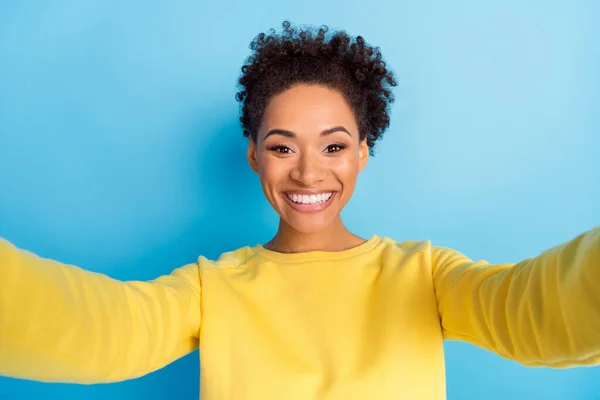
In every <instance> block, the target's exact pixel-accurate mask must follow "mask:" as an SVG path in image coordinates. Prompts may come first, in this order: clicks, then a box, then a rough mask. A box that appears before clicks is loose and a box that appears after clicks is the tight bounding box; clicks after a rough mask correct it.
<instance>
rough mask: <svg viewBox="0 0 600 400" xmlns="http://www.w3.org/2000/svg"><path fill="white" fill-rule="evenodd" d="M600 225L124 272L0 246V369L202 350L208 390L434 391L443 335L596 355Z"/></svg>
mask: <svg viewBox="0 0 600 400" xmlns="http://www.w3.org/2000/svg"><path fill="white" fill-rule="evenodd" d="M599 332H600V227H598V228H595V229H593V230H590V231H588V232H587V233H585V234H582V235H580V236H578V237H577V238H575V239H573V240H571V241H569V242H567V243H565V244H563V245H560V246H557V247H554V248H552V249H550V250H547V251H545V252H543V253H542V254H541V255H539V256H538V257H535V258H532V259H528V260H525V261H523V262H520V263H518V264H503V265H489V264H487V263H486V262H484V261H478V262H473V261H471V260H470V259H468V258H467V257H465V256H464V255H462V254H460V253H458V252H456V251H454V250H451V249H448V248H443V247H432V246H431V244H430V242H429V241H421V242H416V241H414V242H404V243H397V242H395V241H393V240H391V239H389V238H385V237H378V236H373V237H372V238H371V239H370V240H368V241H367V242H366V243H364V244H362V245H360V246H358V247H355V248H353V249H350V250H346V251H341V252H318V251H317V252H308V253H298V254H282V253H276V252H273V251H269V250H266V249H265V248H263V247H262V246H260V245H259V246H255V247H244V248H241V249H239V250H236V251H233V252H230V253H225V254H223V255H222V256H221V257H220V258H219V260H217V261H210V260H207V259H206V258H203V257H200V258H199V260H198V262H197V263H195V264H189V265H186V266H183V267H181V268H179V269H176V270H175V271H173V272H172V273H171V274H170V275H167V276H163V277H160V278H158V279H156V280H154V281H151V282H135V281H131V282H121V281H117V280H114V279H111V278H109V277H107V276H105V275H102V274H97V273H92V272H89V271H85V270H82V269H80V268H77V267H75V266H69V265H65V264H61V263H58V262H55V261H51V260H47V259H43V258H39V257H37V256H35V255H33V254H31V253H28V252H25V251H22V250H18V249H17V248H15V247H14V246H12V245H11V244H9V243H8V242H5V241H0V374H1V375H7V376H13V377H20V378H25V379H34V380H39V381H62V382H79V383H95V382H114V381H120V380H125V379H131V378H135V377H138V376H141V375H144V374H147V373H149V372H151V371H154V370H156V369H158V368H161V367H163V366H165V365H166V364H168V363H170V362H172V361H174V360H175V359H177V358H179V357H181V356H183V355H185V354H187V353H189V352H191V351H193V350H194V349H196V348H197V347H198V346H199V347H200V360H201V393H202V396H201V397H202V399H205V400H206V399H207V400H223V399H234V400H242V399H244V400H245V399H261V400H269V399H277V400H280V399H289V400H295V399H298V400H300V399H301V400H307V399H330V400H336V399H340V400H341V399H343V400H350V399H361V400H362V399H378V400H385V399H444V398H445V372H444V353H443V346H442V341H443V339H458V340H464V341H468V342H471V343H474V344H476V345H478V346H481V347H484V348H486V349H489V350H491V351H494V352H496V353H498V354H500V355H501V356H503V357H507V358H510V359H514V360H517V361H518V362H520V363H522V364H524V365H530V366H539V365H548V366H554V367H569V366H576V365H593V364H598V363H600V334H599Z"/></svg>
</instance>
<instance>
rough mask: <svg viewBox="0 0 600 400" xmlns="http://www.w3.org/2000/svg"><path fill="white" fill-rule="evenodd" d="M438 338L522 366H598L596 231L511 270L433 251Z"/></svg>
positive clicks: (599, 259) (599, 232)
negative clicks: (469, 345) (474, 347)
mask: <svg viewBox="0 0 600 400" xmlns="http://www.w3.org/2000/svg"><path fill="white" fill-rule="evenodd" d="M432 266H433V279H434V286H435V291H436V296H437V300H438V309H439V314H440V318H441V323H442V328H443V333H444V337H445V338H446V339H456V340H463V341H467V342H470V343H473V344H476V345H478V346H481V347H484V348H486V349H488V350H491V351H493V352H496V353H498V354H500V355H501V356H503V357H506V358H510V359H513V360H516V361H518V362H520V363H522V364H525V365H529V366H550V367H557V368H560V367H572V366H578V365H594V364H599V363H600V227H596V228H595V229H592V230H590V231H588V232H586V233H584V234H582V235H580V236H578V237H576V238H574V239H573V240H571V241H569V242H566V243H564V244H562V245H559V246H556V247H553V248H551V249H549V250H546V251H544V252H543V253H542V254H540V255H539V256H537V257H535V258H531V259H527V260H524V261H522V262H519V263H517V264H500V265H490V264H488V263H486V262H485V261H478V262H473V261H471V260H470V259H469V258H467V257H466V256H464V255H462V254H460V253H459V252H457V251H454V250H451V249H447V248H442V247H434V248H433V249H432Z"/></svg>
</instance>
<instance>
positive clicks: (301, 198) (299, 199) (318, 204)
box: [282, 191, 336, 213]
mask: <svg viewBox="0 0 600 400" xmlns="http://www.w3.org/2000/svg"><path fill="white" fill-rule="evenodd" d="M329 194H331V195H329ZM335 195H336V192H332V191H321V192H285V193H282V197H283V198H284V199H285V201H287V203H288V204H289V205H290V206H291V207H292V208H293V209H294V210H296V211H299V212H303V213H314V212H319V211H323V210H325V209H326V208H328V207H329V206H330V205H331V203H332V201H333V199H334V197H335ZM313 196H314V197H313ZM290 197H291V198H290ZM307 197H308V201H307ZM293 199H295V200H296V201H294V200H293ZM323 199H326V200H325V201H323Z"/></svg>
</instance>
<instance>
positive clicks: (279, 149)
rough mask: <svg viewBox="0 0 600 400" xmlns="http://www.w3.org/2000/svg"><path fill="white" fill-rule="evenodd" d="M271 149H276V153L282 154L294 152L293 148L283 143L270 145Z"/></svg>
mask: <svg viewBox="0 0 600 400" xmlns="http://www.w3.org/2000/svg"><path fill="white" fill-rule="evenodd" d="M269 150H270V151H274V152H276V153H280V154H290V153H292V149H290V148H289V147H287V146H284V145H282V144H278V145H277V146H271V147H269Z"/></svg>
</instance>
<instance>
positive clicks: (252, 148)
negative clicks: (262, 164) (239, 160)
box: [246, 138, 258, 174]
mask: <svg viewBox="0 0 600 400" xmlns="http://www.w3.org/2000/svg"><path fill="white" fill-rule="evenodd" d="M246 157H247V158H248V164H250V168H252V171H254V172H256V173H257V174H258V161H256V143H254V140H253V139H252V138H249V139H248V151H247V154H246Z"/></svg>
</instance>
